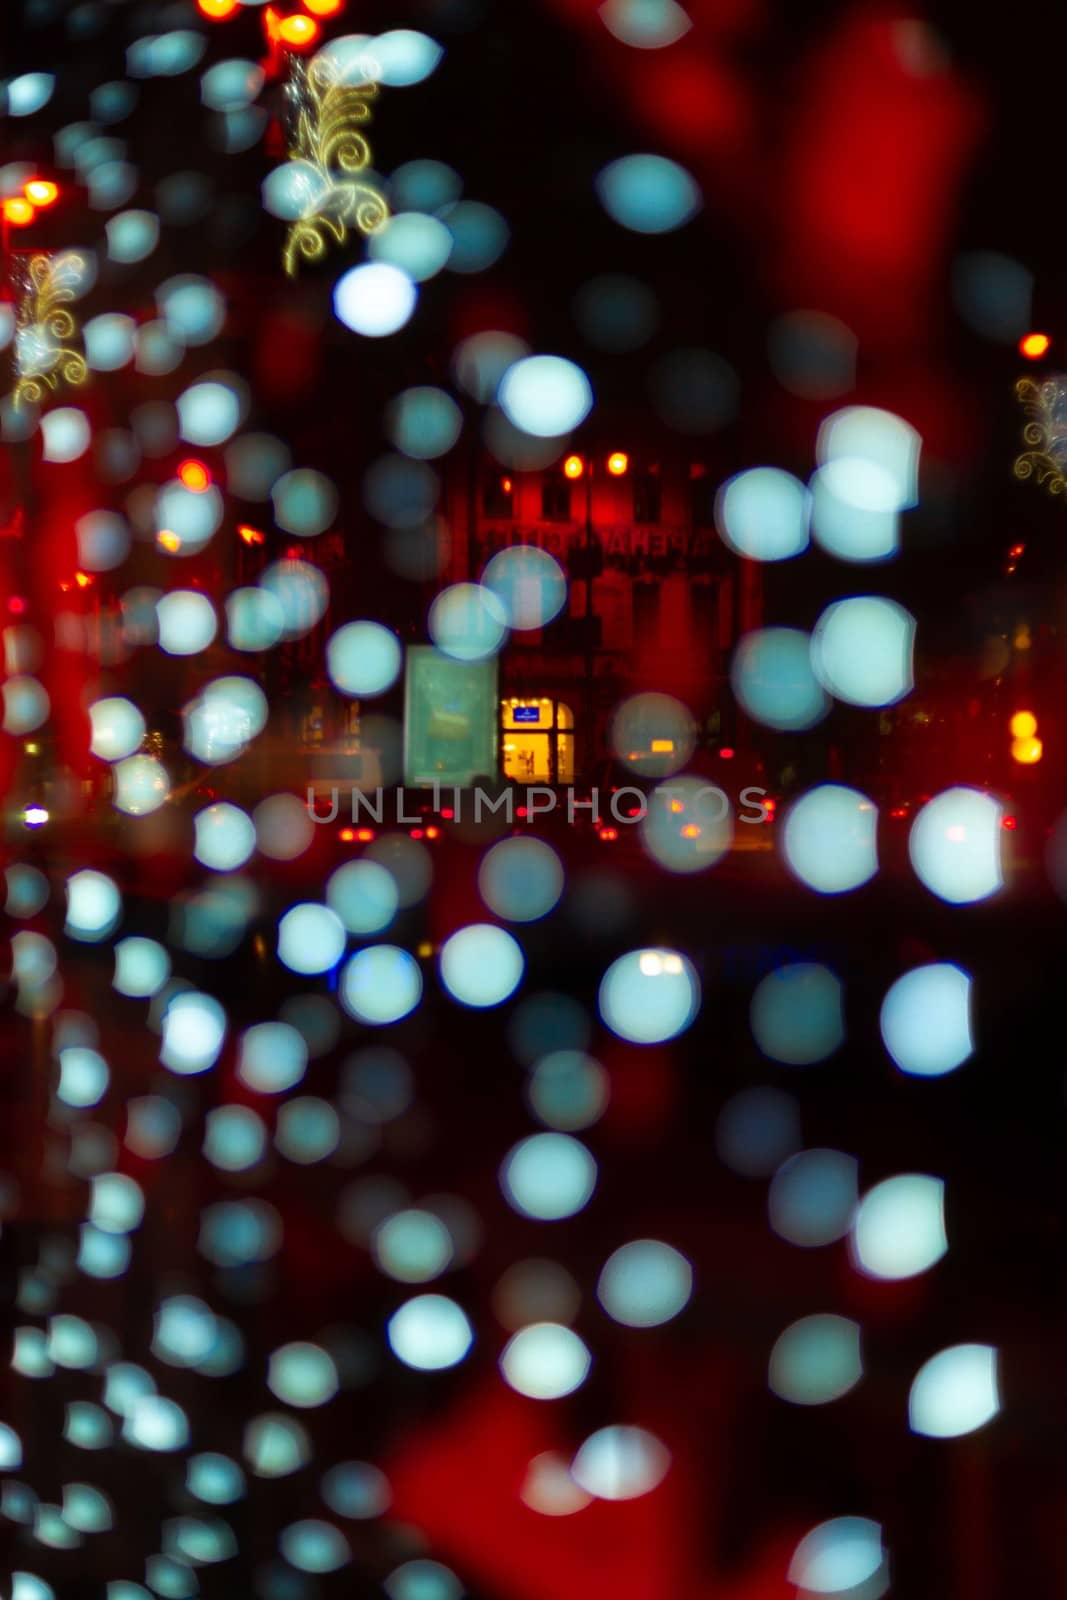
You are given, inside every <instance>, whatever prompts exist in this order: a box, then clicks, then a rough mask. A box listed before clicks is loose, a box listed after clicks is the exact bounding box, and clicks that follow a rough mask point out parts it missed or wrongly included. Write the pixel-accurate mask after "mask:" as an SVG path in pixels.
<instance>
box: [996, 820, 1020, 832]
mask: <svg viewBox="0 0 1067 1600" xmlns="http://www.w3.org/2000/svg"><path fill="white" fill-rule="evenodd" d="M1000 826H1001V827H1002V828H1007V829H1008V830H1009V831H1011V830H1012V829H1014V828H1017V827H1018V826H1019V824H1018V823H1017V822H1016V820H1015V818H1014V817H1002V818H1001V822H1000Z"/></svg>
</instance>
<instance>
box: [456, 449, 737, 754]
mask: <svg viewBox="0 0 1067 1600" xmlns="http://www.w3.org/2000/svg"><path fill="white" fill-rule="evenodd" d="M718 482H719V477H718V474H717V472H716V471H714V470H713V469H712V467H711V465H710V463H709V462H708V461H707V460H706V459H702V458H701V456H700V453H699V451H698V450H697V449H695V448H694V447H693V446H692V445H686V443H685V442H684V441H680V440H679V439H678V437H677V435H675V436H664V437H663V438H662V439H655V438H654V437H653V438H650V436H649V429H648V426H647V423H645V424H642V426H641V429H640V434H639V436H638V431H637V430H636V429H634V430H632V431H631V430H627V429H625V428H623V429H619V430H617V431H615V432H613V433H612V434H611V435H603V436H601V437H598V438H596V439H588V440H584V439H583V440H582V441H580V442H579V441H575V444H574V448H573V449H572V450H571V451H570V452H568V453H567V454H566V455H563V456H561V457H559V459H557V460H555V461H553V462H551V463H550V464H549V465H547V466H539V467H537V468H533V469H527V470H523V469H521V468H510V467H506V466H503V465H502V464H501V463H500V461H499V460H498V459H496V458H495V457H493V456H492V455H490V454H489V453H488V452H487V451H477V450H471V451H470V452H468V453H467V455H466V456H465V457H460V456H458V455H457V458H456V459H455V460H454V463H453V466H452V469H451V471H450V473H449V475H448V477H447V480H446V484H445V493H444V503H443V507H442V510H443V513H444V521H445V524H446V526H447V529H448V534H449V541H450V548H449V553H448V558H447V562H448V564H447V568H446V573H447V577H448V578H449V580H450V581H451V582H453V583H461V582H477V580H478V579H479V577H480V576H481V574H482V573H483V571H484V569H485V567H486V565H487V563H488V562H489V561H490V560H491V559H492V558H493V557H494V556H496V555H497V554H498V553H499V552H500V551H502V550H507V549H509V548H512V547H514V546H519V545H532V546H536V547H537V548H538V549H541V550H544V551H546V552H547V553H548V554H549V555H551V556H553V557H554V558H555V559H556V560H557V561H558V562H559V563H560V565H561V566H562V568H563V569H564V571H565V573H566V575H567V580H568V588H567V602H566V606H565V608H564V610H563V611H562V612H561V613H560V615H559V616H557V617H556V618H555V620H553V621H552V622H550V623H549V624H548V625H547V626H546V627H544V628H541V629H537V630H529V631H523V632H515V633H513V634H512V635H511V637H510V639H509V642H508V644H507V646H506V648H505V650H504V652H503V655H502V658H501V663H500V696H501V725H500V753H501V770H502V773H503V774H504V775H505V776H507V777H511V778H513V779H515V780H516V781H519V782H524V783H531V782H558V783H568V782H570V781H571V780H572V779H573V778H574V777H575V776H581V775H583V774H585V775H588V774H590V773H591V772H593V771H595V769H596V766H597V764H598V762H600V761H601V760H603V759H604V758H606V757H607V756H608V755H609V753H610V750H609V742H608V725H609V722H610V718H611V714H612V712H613V710H614V708H615V706H616V705H617V704H618V702H619V700H620V699H622V698H624V697H625V696H626V695H627V694H629V693H636V692H637V691H638V690H639V689H640V690H642V691H647V690H650V689H651V690H659V691H661V692H663V693H668V694H672V695H676V696H677V697H678V698H679V699H680V700H682V701H683V703H684V704H685V705H686V706H688V707H689V708H690V709H691V711H692V712H693V714H694V716H695V717H696V719H697V721H698V724H699V725H700V727H701V729H702V730H704V731H705V733H706V735H707V737H708V738H709V739H710V740H711V741H712V742H718V741H720V740H721V741H722V742H734V741H735V739H737V738H738V730H737V728H736V726H735V723H734V720H733V719H734V717H735V712H734V710H733V703H732V697H731V696H730V694H729V692H728V669H729V658H730V654H731V651H732V649H733V646H734V644H735V643H736V641H737V639H738V638H739V637H740V636H741V635H742V634H743V633H745V632H747V631H749V630H750V629H752V628H755V627H758V626H759V625H760V623H761V620H762V616H763V590H762V582H761V574H760V569H759V566H758V563H754V562H748V561H743V560H740V559H738V558H737V557H736V556H734V555H733V553H732V552H731V551H730V550H729V549H728V548H727V547H726V545H724V543H723V542H722V540H721V538H720V537H719V535H718V533H717V531H716V528H715V524H714V501H715V491H716V488H717V486H718Z"/></svg>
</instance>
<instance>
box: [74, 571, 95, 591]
mask: <svg viewBox="0 0 1067 1600" xmlns="http://www.w3.org/2000/svg"><path fill="white" fill-rule="evenodd" d="M92 581H93V580H92V578H90V576H89V574H88V573H87V572H76V573H75V574H74V582H75V583H76V584H77V585H78V588H79V589H88V587H89V585H90V584H91V583H92Z"/></svg>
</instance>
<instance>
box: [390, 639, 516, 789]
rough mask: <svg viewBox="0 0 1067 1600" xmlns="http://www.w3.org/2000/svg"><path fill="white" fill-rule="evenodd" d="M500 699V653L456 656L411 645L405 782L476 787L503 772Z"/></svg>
mask: <svg viewBox="0 0 1067 1600" xmlns="http://www.w3.org/2000/svg"><path fill="white" fill-rule="evenodd" d="M499 726H500V702H499V698H498V693H497V662H496V657H495V656H494V657H492V658H491V659H490V660H488V661H456V660H455V659H454V658H453V657H452V656H446V655H444V654H443V653H442V652H441V651H440V650H435V649H434V648H433V646H432V645H411V646H409V648H408V652H407V670H406V677H405V684H404V782H405V784H407V785H408V786H409V787H411V788H428V787H430V786H431V785H433V784H435V783H439V784H442V785H444V786H447V787H449V788H451V787H455V788H458V789H466V788H470V787H471V786H472V785H473V783H474V782H475V780H476V779H478V778H495V777H496V775H497V759H498V756H497V747H498V728H499Z"/></svg>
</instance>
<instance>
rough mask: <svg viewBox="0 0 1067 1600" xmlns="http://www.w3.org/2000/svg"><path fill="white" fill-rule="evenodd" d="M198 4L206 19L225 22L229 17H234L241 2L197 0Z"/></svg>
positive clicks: (233, 0)
mask: <svg viewBox="0 0 1067 1600" xmlns="http://www.w3.org/2000/svg"><path fill="white" fill-rule="evenodd" d="M196 3H197V5H198V6H199V7H200V9H201V11H202V12H203V13H204V15H205V17H210V18H211V20H212V22H223V21H225V19H226V18H227V17H232V16H233V14H234V12H235V11H236V10H237V8H238V6H239V5H240V3H241V0H196Z"/></svg>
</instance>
